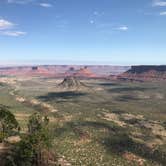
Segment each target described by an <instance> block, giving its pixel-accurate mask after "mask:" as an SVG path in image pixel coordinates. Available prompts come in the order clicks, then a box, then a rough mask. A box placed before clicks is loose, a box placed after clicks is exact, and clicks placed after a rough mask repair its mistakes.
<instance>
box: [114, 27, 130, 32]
mask: <svg viewBox="0 0 166 166" xmlns="http://www.w3.org/2000/svg"><path fill="white" fill-rule="evenodd" d="M116 29H117V30H120V31H127V30H128V29H129V28H128V27H127V26H121V27H118V28H116Z"/></svg>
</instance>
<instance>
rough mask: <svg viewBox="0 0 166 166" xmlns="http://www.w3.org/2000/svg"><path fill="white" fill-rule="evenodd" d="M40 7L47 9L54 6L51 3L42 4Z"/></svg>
mask: <svg viewBox="0 0 166 166" xmlns="http://www.w3.org/2000/svg"><path fill="white" fill-rule="evenodd" d="M39 5H40V6H41V7H45V8H49V7H53V6H52V4H50V3H40V4H39Z"/></svg>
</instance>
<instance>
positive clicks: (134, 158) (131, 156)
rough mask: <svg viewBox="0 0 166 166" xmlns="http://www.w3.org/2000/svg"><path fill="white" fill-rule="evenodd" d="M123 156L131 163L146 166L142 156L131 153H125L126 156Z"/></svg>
mask: <svg viewBox="0 0 166 166" xmlns="http://www.w3.org/2000/svg"><path fill="white" fill-rule="evenodd" d="M122 156H123V158H125V159H126V160H128V161H129V162H136V163H137V164H138V165H139V166H142V165H144V163H145V161H146V160H145V159H143V158H141V157H140V156H137V155H135V154H133V153H130V152H124V154H123V155H122Z"/></svg>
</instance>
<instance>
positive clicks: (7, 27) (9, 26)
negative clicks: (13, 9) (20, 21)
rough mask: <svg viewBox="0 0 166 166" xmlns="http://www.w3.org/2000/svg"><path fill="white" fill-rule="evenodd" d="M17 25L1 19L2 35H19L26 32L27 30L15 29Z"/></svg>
mask: <svg viewBox="0 0 166 166" xmlns="http://www.w3.org/2000/svg"><path fill="white" fill-rule="evenodd" d="M15 26H16V24H14V23H12V22H10V21H8V20H4V19H0V35H5V36H15V37H17V36H22V35H25V34H26V32H22V31H17V30H15Z"/></svg>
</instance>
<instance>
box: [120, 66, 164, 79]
mask: <svg viewBox="0 0 166 166" xmlns="http://www.w3.org/2000/svg"><path fill="white" fill-rule="evenodd" d="M117 78H118V79H121V80H131V81H161V80H166V65H161V66H157V65H156V66H155V65H142V66H132V67H131V69H130V70H128V71H126V72H124V73H123V74H121V75H119V76H118V77H117Z"/></svg>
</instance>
